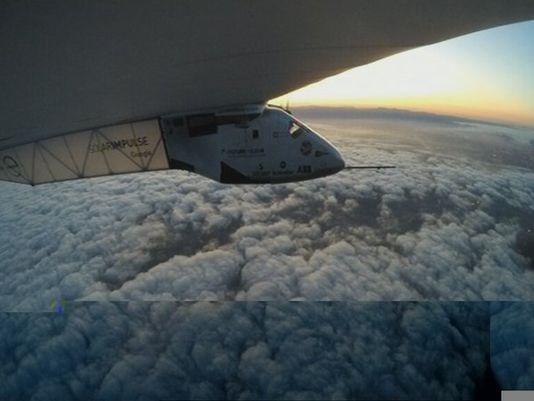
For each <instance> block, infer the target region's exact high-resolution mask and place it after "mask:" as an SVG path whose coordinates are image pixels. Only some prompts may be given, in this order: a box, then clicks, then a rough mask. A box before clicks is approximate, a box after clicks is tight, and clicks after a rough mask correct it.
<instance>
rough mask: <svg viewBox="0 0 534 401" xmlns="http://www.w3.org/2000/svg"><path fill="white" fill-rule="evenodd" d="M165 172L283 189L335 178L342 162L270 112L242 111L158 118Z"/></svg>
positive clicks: (292, 122)
mask: <svg viewBox="0 0 534 401" xmlns="http://www.w3.org/2000/svg"><path fill="white" fill-rule="evenodd" d="M160 125H161V130H162V133H163V138H164V141H165V145H166V150H167V156H168V159H169V166H170V168H174V169H180V170H187V171H191V172H195V173H197V174H201V175H203V176H205V177H208V178H211V179H213V180H216V181H219V182H223V183H232V184H247V183H283V182H293V181H302V180H309V179H312V178H318V177H324V176H327V175H330V174H335V173H337V172H338V171H340V170H342V169H343V168H344V167H345V162H344V161H343V157H342V156H341V154H340V153H339V152H338V150H337V149H336V148H335V147H334V146H333V145H332V144H331V143H330V142H328V141H327V140H326V139H325V138H323V137H322V136H320V135H319V134H318V133H316V132H315V131H313V130H312V129H311V128H309V127H308V126H307V125H305V124H304V123H302V122H301V121H299V120H297V119H296V118H295V117H293V116H292V115H290V114H289V113H287V112H286V111H285V110H283V109H281V108H278V107H275V106H269V105H267V106H265V105H247V106H241V107H236V108H231V109H221V110H217V111H211V112H199V113H191V114H186V115H168V116H162V117H161V118H160Z"/></svg>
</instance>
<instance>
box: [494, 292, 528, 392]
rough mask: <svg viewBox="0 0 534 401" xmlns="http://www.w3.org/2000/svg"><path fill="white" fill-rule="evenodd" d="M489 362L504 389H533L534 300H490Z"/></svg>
mask: <svg viewBox="0 0 534 401" xmlns="http://www.w3.org/2000/svg"><path fill="white" fill-rule="evenodd" d="M491 364H492V366H493V371H494V372H495V374H496V376H497V379H498V380H499V383H500V385H501V387H502V388H503V390H530V391H534V303H532V302H515V303H494V304H492V307H491Z"/></svg>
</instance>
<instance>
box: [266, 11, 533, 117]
mask: <svg viewBox="0 0 534 401" xmlns="http://www.w3.org/2000/svg"><path fill="white" fill-rule="evenodd" d="M532 37H534V21H527V22H522V23H517V24H511V25H506V26H502V27H498V28H493V29H487V30H484V31H480V32H475V33H472V34H469V35H464V36H461V37H458V38H453V39H450V40H446V41H444V42H440V43H436V44H434V45H430V46H424V47H420V48H416V49H413V50H409V51H406V52H403V53H400V54H397V55H393V56H391V57H387V58H385V59H382V60H378V61H376V62H374V63H371V64H368V65H364V66H361V67H357V68H353V69H351V70H348V71H346V72H343V73H341V74H339V75H336V76H333V77H330V78H327V79H324V80H322V81H320V82H318V83H315V84H312V85H309V86H307V87H304V88H301V89H299V90H296V91H294V92H292V93H290V94H288V95H285V96H282V97H281V98H278V99H274V100H273V101H274V102H275V103H280V104H285V102H286V101H288V100H289V101H290V102H291V104H293V105H294V106H302V105H316V106H352V107H397V108H404V109H412V110H420V111H427V112H435V113H446V114H454V115H460V116H464V117H471V118H481V119H486V120H490V121H505V122H508V123H515V124H526V125H528V126H530V127H534V74H532V71H534V42H533V41H532Z"/></svg>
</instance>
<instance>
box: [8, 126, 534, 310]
mask: <svg viewBox="0 0 534 401" xmlns="http://www.w3.org/2000/svg"><path fill="white" fill-rule="evenodd" d="M312 122H313V121H312ZM315 124H316V125H315V126H317V127H318V128H319V131H320V132H324V133H325V134H327V135H329V138H330V139H331V140H332V141H333V142H334V143H335V144H336V145H338V146H339V148H340V149H341V151H342V152H343V153H344V154H345V157H346V159H347V161H348V164H349V165H356V164H360V165H361V164H395V165H396V166H397V169H395V170H387V171H381V172H375V171H358V172H355V171H345V172H341V173H339V174H337V175H335V176H331V177H327V178H324V179H318V180H313V181H309V182H302V183H294V184H287V185H274V186H268V185H264V186H261V185H258V186H256V185H249V186H246V185H245V186H231V185H222V184H218V183H216V182H212V181H209V180H207V179H204V178H202V177H199V176H196V175H189V174H188V173H185V172H178V171H168V172H157V173H146V174H138V175H125V176H117V177H104V178H97V179H91V180H84V181H73V182H65V183H60V184H50V185H44V186H38V187H34V188H32V187H26V186H18V185H15V184H9V183H0V188H1V189H2V191H0V202H1V204H2V208H1V209H0V224H1V226H2V231H1V233H0V310H5V311H14V310H18V311H36V310H48V307H49V304H50V302H51V300H53V299H69V300H75V299H84V300H291V299H296V300H299V299H303V300H386V301H388V300H531V299H534V290H533V288H534V263H533V255H532V253H531V249H532V248H533V247H534V242H533V238H534V237H532V232H533V230H534V171H533V170H528V169H525V168H521V167H514V166H509V165H503V164H497V163H496V162H495V160H497V159H495V158H494V157H493V156H491V152H493V151H494V150H495V148H492V147H486V149H487V150H486V151H485V152H482V151H479V153H480V154H482V155H483V157H482V156H481V157H478V156H477V154H475V153H473V152H467V153H459V152H457V151H456V149H457V148H458V146H459V145H458V143H461V138H463V137H469V138H470V141H471V142H473V141H476V138H478V137H477V136H476V135H479V137H481V136H480V134H481V132H478V131H480V130H481V129H479V128H477V129H478V131H477V129H475V128H473V127H470V126H467V127H466V128H461V127H457V126H453V127H452V128H451V127H450V126H447V127H445V128H444V127H442V126H439V127H436V126H433V125H428V124H419V125H414V124H413V123H410V124H408V125H403V124H402V123H400V122H399V123H398V124H396V125H393V124H392V123H391V122H387V123H380V124H382V126H383V129H382V130H381V129H380V126H381V125H380V124H379V123H377V122H372V123H367V124H368V125H365V124H366V123H365V122H358V124H359V125H358V126H355V124H356V123H354V122H353V123H351V124H349V125H347V124H348V123H346V122H345V123H344V124H345V125H342V124H341V123H340V122H337V121H335V120H332V121H317V122H315ZM321 124H323V125H321ZM451 130H452V131H451ZM384 132H388V134H387V135H386V134H384ZM493 137H494V138H500V137H499V136H495V135H493ZM444 138H445V139H444ZM481 138H486V136H482V137H481ZM495 140H497V139H495ZM447 141H448V142H450V143H451V145H450V146H448V147H447V146H445V145H444V144H446V143H448V142H447ZM502 141H504V139H502ZM508 142H509V141H508ZM517 143H518V144H517V146H516V148H521V147H522V146H523V145H521V144H520V142H517ZM483 146H489V145H487V140H486V139H484V140H481V141H480V142H479V145H478V147H479V148H481V149H483ZM471 148H473V146H472V147H471ZM464 149H467V147H464ZM491 160H493V161H494V162H493V163H488V162H489V161H491ZM497 161H498V160H497Z"/></svg>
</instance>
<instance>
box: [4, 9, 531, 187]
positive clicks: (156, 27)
mask: <svg viewBox="0 0 534 401" xmlns="http://www.w3.org/2000/svg"><path fill="white" fill-rule="evenodd" d="M0 15H1V16H2V24H0V48H1V49H2V62H1V63H0V92H1V94H2V96H1V97H0V149H4V150H6V149H13V148H14V147H16V146H20V145H24V144H28V143H30V142H35V141H42V140H45V139H47V138H50V137H54V136H57V135H62V134H67V133H71V132H81V131H84V130H90V129H92V128H93V127H101V126H109V125H113V124H120V123H124V122H132V121H137V120H142V119H149V118H156V117H157V116H160V115H163V114H166V113H172V112H177V111H190V110H195V109H204V108H213V107H219V106H225V105H240V104H250V103H263V102H265V101H266V100H268V99H271V98H274V97H276V96H279V95H282V94H284V93H287V92H289V91H291V90H294V89H296V88H299V87H302V86H304V85H306V84H309V83H312V82H315V81H317V80H320V79H322V78H326V77H328V76H330V75H333V74H335V73H338V72H341V71H343V70H345V69H348V68H351V67H354V66H358V65H362V64H366V63H369V62H371V61H374V60H377V59H380V58H383V57H386V56H389V55H391V54H394V53H397V52H400V51H403V50H406V49H409V48H413V47H417V46H421V45H426V44H430V43H435V42H438V41H441V40H444V39H448V38H451V37H455V36H459V35H462V34H465V33H469V32H473V31H477V30H481V29H485V28H489V27H494V26H498V25H503V24H507V23H512V22H517V21H522V20H528V19H533V18H534V1H532V0H512V1H510V0H469V1H459V0H433V1H428V0H394V1H393V0H391V1H389V0H376V1H367V0H346V1H345V0H342V1H339V0H338V1H322V0H320V1H313V0H295V1H290V2H287V1H267V2H259V1H244V0H243V1H211V0H207V1H203V0H195V1H177V2H174V1H157V0H154V1H150V2H147V1H141V0H117V1H90V2H87V1H82V0H72V1H68V2H66V1H47V2H41V1H25V2H18V1H7V2H2V4H0ZM90 132H92V131H87V133H86V136H90V135H92V134H90ZM99 138H100V137H99ZM84 140H85V141H88V140H89V139H88V137H86V138H84ZM32 146H33V145H32ZM43 146H44V148H43V149H41V148H39V147H37V150H35V149H33V150H30V148H29V147H28V148H20V149H17V154H19V153H20V155H19V156H18V157H19V159H17V157H14V156H12V153H10V156H9V157H11V158H12V159H8V163H7V165H8V166H14V165H15V164H14V161H16V162H17V165H19V166H24V167H25V168H27V167H26V166H27V163H26V162H25V161H24V162H23V161H22V159H20V158H25V157H26V158H28V157H30V156H28V155H30V154H33V153H35V154H36V155H40V154H41V153H42V154H43V157H42V159H43V160H45V159H46V158H47V156H46V155H47V152H46V149H47V148H48V144H45V143H43ZM80 148H83V146H81V145H80ZM3 154H4V153H3ZM22 154H24V155H26V156H22ZM64 156H65V155H63V156H62V157H59V156H58V159H60V160H62V161H63V163H65V164H68V163H67V162H66V160H67V158H66V157H64ZM3 157H7V156H6V155H4V156H3ZM36 157H37V159H35V160H38V159H39V157H40V156H39V157H38V156H36ZM25 160H26V159H25ZM49 160H52V159H49ZM43 163H44V161H43ZM58 163H59V161H58ZM4 164H5V163H4ZM60 164H62V163H60ZM134 164H135V163H134ZM70 167H72V168H66V167H65V168H66V171H65V174H66V175H68V174H79V173H80V171H79V169H76V168H74V167H75V166H74V165H70ZM78 167H79V166H78ZM67 170H68V171H70V173H68V172H67ZM9 171H11V173H13V172H15V171H18V170H17V169H16V168H15V167H13V168H11V169H8V170H7V173H6V170H4V173H3V174H9ZM43 171H44V172H46V169H44V170H43ZM19 173H20V176H19V177H20V179H21V180H22V179H23V178H22V177H24V179H25V180H29V181H35V179H34V178H35V177H33V178H32V177H30V173H29V172H28V171H26V172H25V173H24V172H23V171H22V170H20V171H19ZM43 174H44V175H46V173H43Z"/></svg>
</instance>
